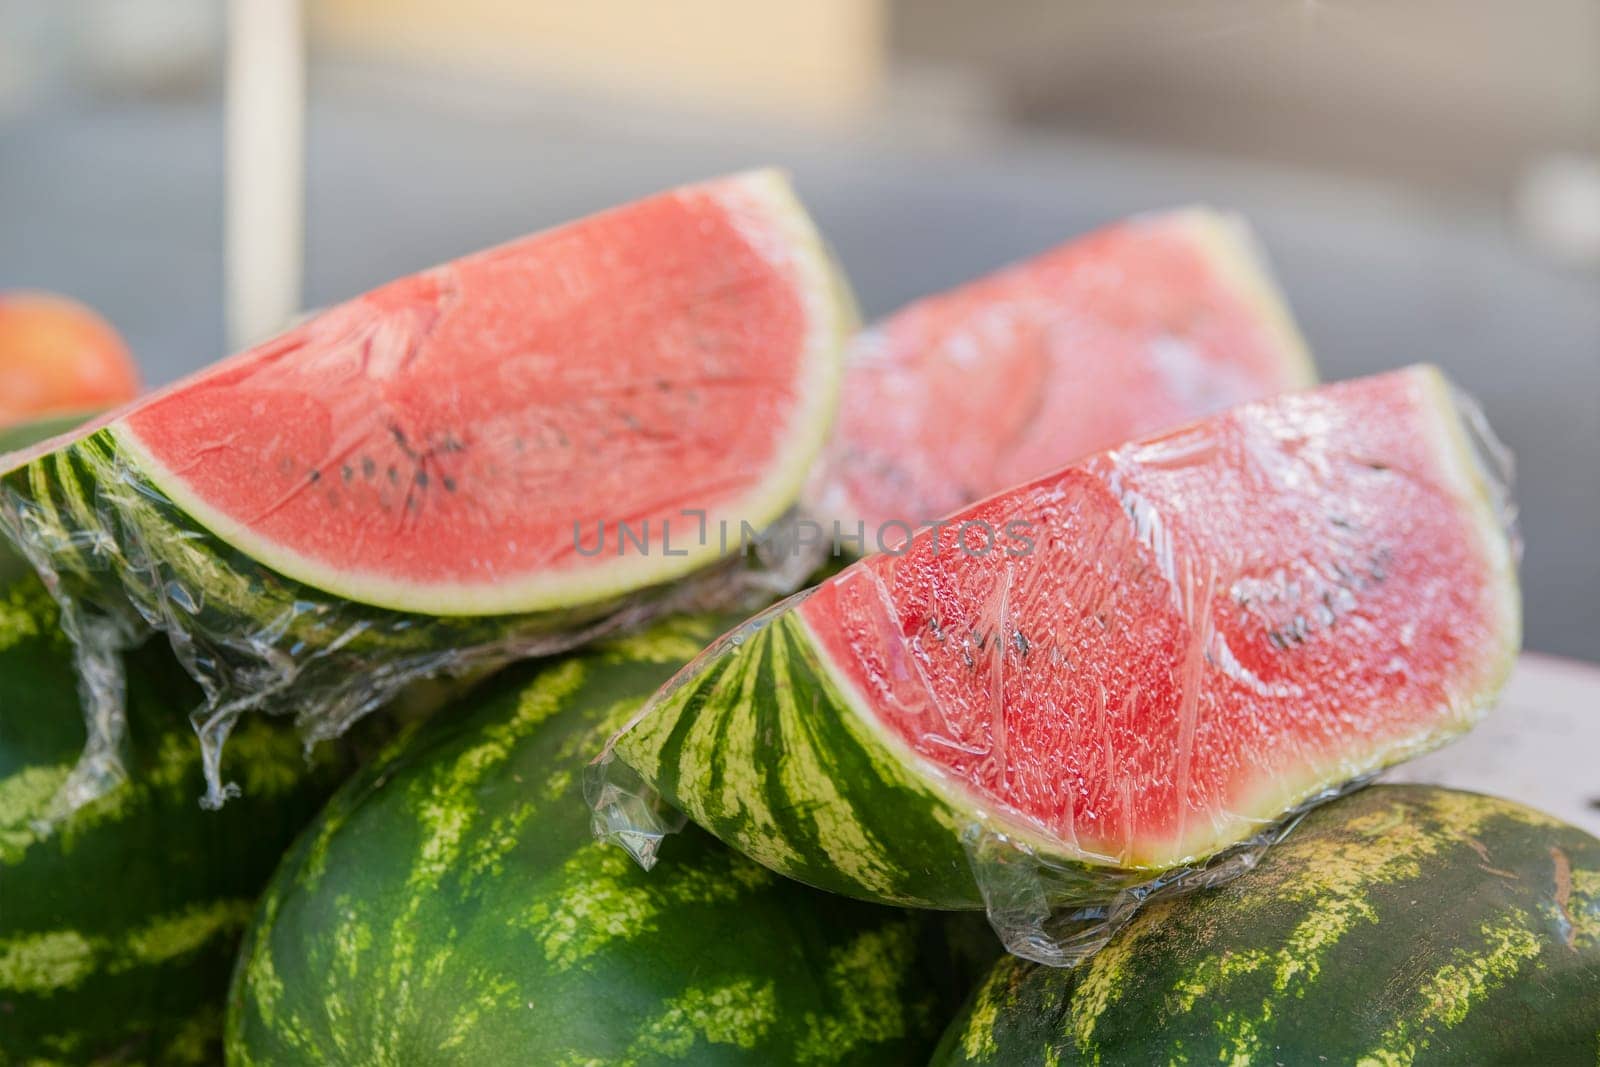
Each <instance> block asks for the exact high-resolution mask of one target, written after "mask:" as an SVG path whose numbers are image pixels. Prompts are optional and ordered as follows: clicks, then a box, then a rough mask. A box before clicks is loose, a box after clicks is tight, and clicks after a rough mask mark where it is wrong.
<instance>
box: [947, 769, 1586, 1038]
mask: <svg viewBox="0 0 1600 1067" xmlns="http://www.w3.org/2000/svg"><path fill="white" fill-rule="evenodd" d="M1597 1062H1600V841H1597V840H1596V839H1595V838H1593V837H1591V836H1589V835H1588V834H1586V833H1584V832H1583V831H1581V830H1578V829H1576V828H1574V827H1571V826H1567V825H1565V824H1563V823H1560V822H1558V821H1556V820H1554V819H1552V818H1550V817H1549V816H1546V815H1542V814H1540V813H1539V812H1536V811H1533V810H1531V809H1529V808H1525V807H1523V806H1521V805H1519V804H1514V803H1511V802H1509V801H1505V800H1496V799H1492V798H1489V797H1484V796H1479V795H1477V794H1474V793H1462V792H1456V791H1453V790H1447V789H1440V788H1435V787H1428V786H1376V787H1373V788H1370V789H1366V790H1363V791H1361V792H1359V793H1356V794H1353V795H1351V796H1349V797H1346V798H1344V799H1342V800H1339V801H1336V802H1334V803H1332V804H1329V805H1327V806H1326V807H1323V808H1320V809H1318V810H1316V811H1314V812H1312V813H1311V814H1310V815H1308V816H1307V817H1306V818H1305V820H1304V822H1302V823H1301V825H1300V826H1299V827H1297V828H1296V829H1295V831H1294V832H1293V834H1291V835H1290V837H1289V838H1288V839H1287V840H1286V841H1285V842H1283V843H1282V844H1280V845H1279V846H1277V848H1276V849H1274V850H1273V851H1271V852H1269V853H1268V854H1267V856H1266V858H1265V859H1264V860H1263V861H1262V862H1261V864H1260V866H1258V867H1257V868H1256V869H1255V870H1254V871H1252V872H1250V873H1249V874H1246V875H1244V876H1243V877H1241V878H1239V879H1238V880H1237V881H1234V882H1231V883H1229V884H1228V885H1226V886H1224V887H1222V888H1220V889H1214V890H1207V891H1204V892H1199V893H1195V894H1193V895H1192V896H1188V897H1180V898H1176V899H1173V900H1170V901H1164V902H1161V903H1157V904H1152V905H1150V906H1148V907H1146V908H1145V909H1144V910H1142V911H1141V912H1140V913H1139V914H1138V915H1137V916H1136V917H1135V918H1134V920H1133V921H1132V922H1131V923H1130V924H1129V925H1128V926H1126V927H1125V928H1123V929H1122V930H1121V931H1120V932H1119V933H1118V934H1117V935H1116V937H1114V938H1113V939H1112V941H1111V943H1110V944H1109V945H1107V946H1106V948H1105V949H1103V950H1102V951H1101V952H1100V954H1099V955H1097V956H1095V957H1093V958H1092V959H1091V960H1090V961H1089V962H1088V963H1087V964H1085V965H1083V966H1081V967H1078V968H1076V969H1073V970H1056V969H1052V968H1048V967H1041V966H1039V965H1037V964H1031V963H1025V962H1023V961H1021V960H1017V959H1014V958H1008V959H1006V960H1004V961H1002V962H1001V963H999V964H997V965H996V966H995V968H994V969H993V971H991V972H990V975H989V978H988V979H987V981H986V982H985V983H984V984H983V986H982V987H981V988H979V989H978V991H977V992H976V993H974V995H973V998H972V1000H971V1001H970V1002H969V1003H968V1005H967V1007H966V1009H965V1011H964V1013H963V1014H962V1016H961V1017H960V1018H959V1019H957V1020H956V1022H955V1023H954V1024H953V1025H952V1027H951V1028H950V1030H949V1032H948V1033H947V1034H946V1035H945V1038H944V1041H943V1042H942V1043H941V1045H940V1047H939V1051H938V1053H937V1054H936V1055H935V1056H934V1063H935V1064H936V1065H939V1067H949V1065H954V1064H1005V1065H1008V1067H1009V1065H1024V1064H1074V1063H1095V1064H1099V1063H1106V1064H1124V1063H1127V1064H1155V1063H1162V1064H1165V1063H1195V1064H1199V1063H1210V1064H1215V1063H1223V1064H1251V1063H1264V1064H1271V1063H1283V1064H1319V1063H1328V1064H1361V1065H1364V1067H1389V1065H1398V1064H1491V1063H1493V1064H1540V1065H1544V1067H1557V1065H1565V1064H1576V1065H1582V1067H1594V1064H1596V1063H1597Z"/></svg>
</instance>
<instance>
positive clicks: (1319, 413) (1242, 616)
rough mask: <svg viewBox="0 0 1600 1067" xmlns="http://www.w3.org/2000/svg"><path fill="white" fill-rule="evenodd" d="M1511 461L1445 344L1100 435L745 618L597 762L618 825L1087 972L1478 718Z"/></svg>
mask: <svg viewBox="0 0 1600 1067" xmlns="http://www.w3.org/2000/svg"><path fill="white" fill-rule="evenodd" d="M1508 479H1509V462H1508V460H1507V457H1506V455H1505V453H1504V450H1503V448H1502V447H1501V446H1499V445H1498V444H1497V443H1496V442H1495V441H1494V438H1493V436H1492V434H1491V433H1490V432H1489V430H1488V427H1487V424H1486V423H1485V422H1484V420H1483V419H1482V417H1481V415H1480V414H1478V413H1477V412H1476V409H1475V408H1474V407H1472V406H1471V405H1470V404H1468V403H1466V402H1464V401H1463V400H1462V399H1461V397H1460V395H1459V394H1458V393H1457V392H1456V391H1454V390H1453V388H1452V387H1451V386H1450V385H1449V383H1448V382H1446V381H1445V379H1444V378H1443V376H1442V375H1441V374H1440V373H1439V372H1438V371H1436V370H1434V369H1433V368H1430V367H1414V368H1410V369H1407V370H1403V371H1397V372H1393V373H1390V374H1386V375H1380V376H1376V377H1373V378H1367V379H1360V380H1357V381H1352V382H1347V383H1341V384H1337V385H1330V386H1326V387H1322V388H1320V389H1315V390H1310V391H1306V392H1301V393H1295V394H1286V395H1283V396H1280V397H1277V398H1274V399H1272V400H1267V401H1261V402H1257V403H1252V404H1247V405H1244V406H1241V407H1238V408H1235V409H1232V410H1231V411H1229V412H1227V413H1225V414H1223V415H1220V416H1216V417H1213V418H1210V419H1207V420H1203V421H1200V422H1196V423H1192V424H1190V425H1188V426H1185V427H1181V428H1178V429H1175V430H1172V431H1169V432H1167V433H1164V434H1161V435H1158V436H1155V437H1151V438H1146V439H1144V440H1140V441H1136V442H1132V443H1130V444H1127V445H1123V446H1121V447H1119V448H1116V449H1113V450H1111V451H1109V452H1104V453H1100V454H1097V455H1094V456H1089V457H1086V458H1084V459H1083V460H1080V461H1079V462H1077V463H1075V464H1073V465H1071V466H1069V467H1067V468H1064V469H1062V470H1060V471H1057V472H1055V473H1054V474H1051V475H1048V476H1045V477H1043V478H1040V479H1037V480H1035V481H1033V482H1029V483H1026V484H1024V485H1021V486H1018V487H1016V488H1014V489H1012V490H1009V491H1006V492H1003V493H1000V494H998V495H996V496H993V497H990V498H988V499H987V500H984V501H982V502H980V503H978V504H976V505H974V506H972V507H971V508H968V509H966V510H964V511H962V512H958V513H956V514H954V515H952V516H950V517H949V518H948V519H946V520H944V521H943V522H941V523H939V524H936V527H943V532H944V536H943V538H942V540H941V539H940V537H939V530H938V529H937V528H936V527H925V528H923V529H922V530H920V531H919V532H918V533H917V534H916V535H915V536H913V537H911V538H909V539H908V540H907V541H906V543H904V544H901V545H898V546H896V547H895V548H894V550H892V551H886V552H881V553H878V554H876V555H872V556H869V557H867V558H865V559H862V560H860V561H859V562H857V563H855V564H853V565H851V566H849V567H847V568H845V569H844V570H842V571H840V572H839V573H837V574H835V575H834V576H832V577H830V578H828V579H827V580H825V581H823V582H822V583H821V584H820V585H818V586H816V587H815V588H813V589H811V590H808V591H806V592H804V593H802V594H799V595H797V596H794V597H792V598H790V599H789V600H787V601H785V602H784V603H782V604H780V605H778V606H777V607H776V608H774V609H771V610H770V611H768V612H766V613H764V614H762V615H760V616H758V617H756V618H755V619H752V620H751V621H750V622H748V623H746V624H744V625H743V626H740V627H738V628H736V629H735V630H733V631H732V632H730V633H729V634H727V635H725V636H724V637H723V638H722V639H721V640H719V641H718V642H717V643H716V644H714V645H713V646H712V647H711V648H709V649H708V650H707V651H706V652H705V653H704V654H703V655H702V656H701V657H700V658H699V659H698V660H697V661H695V662H694V663H692V664H691V665H690V666H689V667H688V668H686V669H685V670H684V671H682V672H680V673H679V675H678V676H677V677H675V678H674V680H673V681H672V682H671V683H670V684H669V685H667V686H666V687H664V688H663V689H662V690H661V691H660V692H659V693H658V694H657V695H656V696H655V697H654V698H653V699H652V700H651V701H650V703H649V704H647V705H646V706H645V708H644V709H643V710H642V711H641V712H640V713H639V714H638V715H637V716H636V717H635V718H634V719H633V721H632V722H631V723H629V724H628V725H627V726H626V727H625V728H624V729H622V730H621V731H619V732H618V734H617V735H616V736H615V737H614V738H613V739H612V741H611V742H610V744H609V745H608V746H607V748H606V751H605V752H604V753H603V754H602V755H601V756H600V757H599V759H598V760H597V762H596V763H595V764H594V765H593V766H592V767H591V769H590V772H589V790H588V798H589V801H590V803H591V806H592V807H593V808H594V809H595V819H594V822H595V829H596V832H597V833H598V834H599V835H601V836H602V837H606V838H609V839H611V840H614V841H616V842H617V843H619V844H621V845H623V846H624V847H626V848H628V849H629V851H630V852H632V853H633V854H634V855H635V856H636V858H638V859H639V860H640V861H641V862H644V863H646V864H649V863H651V862H653V861H654V859H655V854H656V848H657V846H658V844H659V841H660V840H661V838H662V836H663V835H665V834H667V833H670V832H671V831H672V830H673V829H674V827H675V826H676V825H677V823H676V820H677V818H678V816H677V814H676V813H677V812H682V813H683V814H684V815H686V816H687V817H688V818H690V819H692V820H694V821H695V822H697V823H699V824H700V825H702V826H704V827H706V828H707V829H709V830H711V831H712V832H713V833H715V834H716V835H718V836H719V837H721V838H722V839H723V840H724V841H726V842H728V843H730V844H732V845H734V846H735V847H737V848H739V849H740V850H742V851H744V852H746V853H747V854H748V855H750V856H752V857H753V858H755V859H757V860H759V861H760V862H762V863H764V864H766V865H767V866H769V867H771V868H773V869H775V870H777V871H779V872H781V873H784V874H787V875H789V876H791V877H794V878H797V879H799V880H801V881H804V882H808V883H810V884H812V885H815V886H819V887H821V888H824V889H830V890H833V891H835V892H839V893H843V894H846V895H849V896H854V897H860V898H864V899H869V900H876V901H879V902H881V903H886V904H899V905H910V906H920V907H932V908H944V909H983V910H986V911H987V912H988V914H989V917H990V920H991V922H992V923H993V925H994V926H995V928H996V930H997V931H998V932H999V933H1000V935H1001V937H1002V938H1003V939H1004V941H1005V942H1006V944H1007V946H1008V947H1009V948H1010V949H1011V950H1012V951H1013V952H1015V953H1017V954H1019V955H1025V956H1027V957H1029V958H1031V959H1035V960H1038V961H1040V962H1044V963H1050V964H1054V965H1058V966H1059V965H1067V964H1071V963H1073V962H1075V961H1077V960H1080V959H1082V958H1083V956H1084V955H1085V954H1087V953H1089V952H1092V951H1093V950H1094V948H1095V947H1096V946H1097V945H1099V944H1101V943H1103V942H1104V940H1105V938H1106V937H1107V936H1109V933H1110V931H1111V930H1113V929H1114V928H1115V927H1116V926H1117V925H1118V924H1119V923H1121V922H1123V921H1124V920H1125V919H1126V917H1127V916H1128V915H1130V914H1132V913H1133V912H1134V910H1136V909H1137V908H1138V907H1140V906H1141V905H1142V904H1143V903H1144V902H1145V901H1147V900H1149V899H1151V898H1153V897H1158V896H1162V895H1166V894H1172V893H1178V892H1182V891H1184V890H1186V889H1188V888H1192V887H1194V886H1197V885H1208V884H1215V883H1217V882H1219V881H1222V880H1225V879H1227V878H1229V877H1232V876H1233V875H1234V874H1236V873H1237V872H1239V871H1241V870H1245V869H1248V867H1249V866H1250V865H1251V864H1252V863H1254V862H1255V861H1256V859H1258V858H1259V856H1260V855H1261V853H1262V852H1263V850H1265V849H1267V848H1269V847H1270V846H1271V845H1272V843H1273V842H1274V841H1276V840H1277V839H1278V838H1279V837H1280V836H1281V835H1282V834H1283V833H1284V832H1286V830H1287V828H1288V827H1289V826H1291V825H1292V823H1293V820H1294V818H1295V816H1296V814H1297V813H1300V812H1303V811H1305V810H1307V808H1308V807H1310V806H1312V805H1315V804H1318V803H1320V802H1321V801H1323V800H1326V799H1328V798H1330V797H1332V796H1335V795H1337V794H1338V793H1339V792H1341V791H1343V790H1346V789H1348V788H1351V787H1352V786H1353V785H1355V784H1358V783H1361V782H1363V781H1366V780H1367V779H1369V778H1370V777H1371V776H1373V775H1374V774H1376V773H1378V772H1380V771H1381V770H1382V769H1383V768H1385V767H1387V766H1390V765H1392V764H1394V763H1397V762H1400V761H1402V760H1405V759H1408V758H1410V757H1412V756H1415V755H1417V754H1420V753H1421V752H1424V751H1427V750H1429V749H1432V748H1434V747H1437V746H1439V745H1441V744H1444V743H1446V742H1448V741H1449V740H1451V739H1452V738H1454V737H1456V736H1458V735H1460V734H1461V733H1463V732H1464V731H1466V730H1468V729H1470V728H1471V726H1472V725H1473V724H1474V723H1476V722H1477V721H1478V719H1479V717H1480V716H1481V715H1483V714H1484V713H1485V712H1486V711H1487V710H1488V708H1489V707H1490V705H1492V703H1493V702H1494V700H1495V698H1496V696H1497V694H1498V692H1499V690H1500V688H1501V687H1502V686H1503V684H1504V682H1505V679H1506V677H1507V675H1508V674H1509V671H1510V668H1511V664H1512V662H1513V660H1514V658H1515V655H1516V652H1517V649H1518V647H1519V644H1520V632H1521V628H1520V596H1519V593H1518V589H1517V582H1516V561H1517V556H1518V551H1519V546H1518V542H1517V538H1516V533H1515V525H1514V519H1515V511H1514V507H1513V505H1512V504H1511V496H1510V488H1509V482H1508ZM1019 522H1020V523H1022V524H1023V525H1022V526H1021V527H1020V528H1019V527H1017V526H1015V525H1014V524H1016V523H1019ZM980 526H981V527H982V528H983V529H985V530H989V531H997V532H999V533H998V534H997V536H996V537H995V538H993V539H988V538H985V539H983V540H982V544H981V546H976V545H974V544H973V543H971V541H970V540H969V541H967V542H963V541H962V539H961V536H960V533H959V531H961V530H962V529H963V528H973V527H980ZM1008 530H1010V531H1012V533H1013V536H1011V537H1007V536H1006V534H1005V531H1008ZM952 531H955V532H956V536H954V537H952V536H951V534H952ZM979 547H981V548H982V549H983V550H982V551H979V550H977V549H978V548H979Z"/></svg>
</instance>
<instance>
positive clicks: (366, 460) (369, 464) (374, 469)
mask: <svg viewBox="0 0 1600 1067" xmlns="http://www.w3.org/2000/svg"><path fill="white" fill-rule="evenodd" d="M361 473H362V474H363V475H365V476H366V477H368V478H370V477H372V476H373V475H374V474H376V473H378V465H377V464H376V463H374V462H373V461H372V457H371V456H362V457H361Z"/></svg>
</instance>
